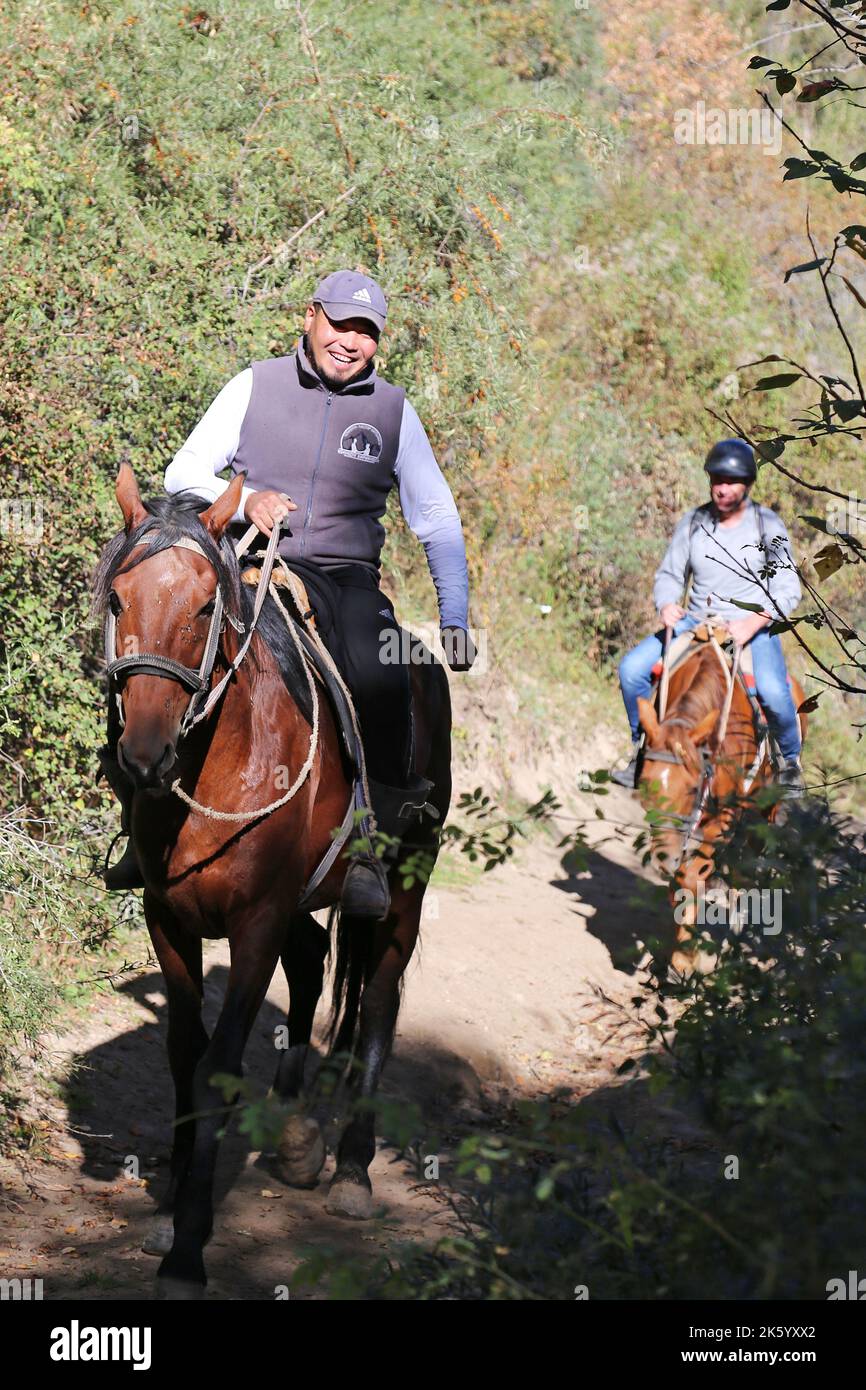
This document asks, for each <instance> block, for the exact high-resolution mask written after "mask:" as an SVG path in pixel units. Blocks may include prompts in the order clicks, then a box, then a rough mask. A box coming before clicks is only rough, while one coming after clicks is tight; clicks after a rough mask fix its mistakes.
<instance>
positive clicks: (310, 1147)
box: [277, 1115, 325, 1187]
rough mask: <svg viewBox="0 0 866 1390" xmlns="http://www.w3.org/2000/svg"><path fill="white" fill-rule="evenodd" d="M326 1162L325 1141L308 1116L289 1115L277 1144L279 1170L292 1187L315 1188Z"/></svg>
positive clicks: (317, 1127)
mask: <svg viewBox="0 0 866 1390" xmlns="http://www.w3.org/2000/svg"><path fill="white" fill-rule="evenodd" d="M324 1162H325V1141H324V1139H323V1138H322V1131H321V1130H320V1129H319V1125H318V1122H317V1121H316V1120H314V1119H312V1118H311V1117H310V1116H309V1115H290V1116H289V1118H288V1119H287V1120H286V1123H285V1125H284V1126H283V1132H282V1134H281V1135H280V1142H279V1144H278V1145H277V1168H278V1170H279V1174H280V1177H281V1178H282V1180H283V1182H285V1183H288V1185H289V1187H315V1185H316V1181H317V1179H318V1176H319V1174H320V1172H321V1171H322V1167H323V1165H324Z"/></svg>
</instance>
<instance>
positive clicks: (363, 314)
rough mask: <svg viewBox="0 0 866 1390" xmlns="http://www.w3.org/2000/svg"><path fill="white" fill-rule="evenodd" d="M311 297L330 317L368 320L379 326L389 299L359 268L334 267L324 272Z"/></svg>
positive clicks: (383, 319) (382, 325)
mask: <svg viewBox="0 0 866 1390" xmlns="http://www.w3.org/2000/svg"><path fill="white" fill-rule="evenodd" d="M311 297H312V300H313V302H314V303H318V304H321V306H322V308H323V309H324V310H325V312H326V314H327V315H328V318H329V319H337V320H339V319H369V320H370V322H371V323H374V324H375V325H376V327H377V328H378V329H380V330H381V329H382V328H384V327H385V315H386V314H387V312H388V301H387V300H386V298H385V296H384V294H383V293H382V291H381V289H380V288H379V286H378V285H377V284H376V281H375V280H371V279H370V277H369V275H362V274H361V273H360V271H358V270H335V271H334V273H333V274H332V275H326V276H325V278H324V280H320V281H319V283H318V285H317V286H316V288H315V289H314V290H313V293H312V296H311Z"/></svg>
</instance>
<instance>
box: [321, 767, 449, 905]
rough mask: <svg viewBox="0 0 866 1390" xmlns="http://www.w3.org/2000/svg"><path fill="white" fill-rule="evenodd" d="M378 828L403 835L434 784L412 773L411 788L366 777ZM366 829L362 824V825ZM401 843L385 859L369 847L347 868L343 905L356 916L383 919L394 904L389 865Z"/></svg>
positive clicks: (416, 816) (418, 812) (418, 813)
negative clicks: (389, 883)
mask: <svg viewBox="0 0 866 1390" xmlns="http://www.w3.org/2000/svg"><path fill="white" fill-rule="evenodd" d="M367 783H368V785H369V788H370V800H371V801H372V803H373V813H374V815H375V817H376V827H377V829H378V830H380V831H381V832H382V833H383V834H384V835H394V836H397V837H400V838H402V836H403V835H404V834H405V832H406V830H407V829H408V828H409V826H410V825H411V824H412V822H413V821H415V820H417V819H418V817H419V816H420V815H421V814H422V813H423V810H424V806H425V805H426V802H427V797H428V796H429V794H430V792H431V791H432V790H433V783H432V782H430V781H428V779H427V778H426V777H418V776H417V775H416V774H414V773H413V774H412V776H411V778H410V782H409V786H408V787H389V786H386V784H385V783H384V782H375V781H374V780H373V778H372V777H368V778H367ZM361 828H362V829H363V827H361ZM398 854H399V846H389V847H388V849H387V850H386V852H385V855H384V857H383V858H382V859H379V858H378V856H377V855H375V854H373V853H372V852H371V851H369V850H367V851H364V852H363V853H361V854H358V855H355V856H354V857H353V858H352V861H351V863H350V864H349V867H348V869H347V870H346V877H345V878H344V880H343V892H342V895H341V897H340V907H341V908H342V910H343V912H345V913H348V914H349V915H351V916H353V917H372V918H373V919H374V921H376V922H383V921H384V920H385V918H386V917H387V916H388V910H389V908H390V906H391V891H390V888H389V886H388V868H389V867H390V865H391V864H393V863H395V862H396V860H397V856H398Z"/></svg>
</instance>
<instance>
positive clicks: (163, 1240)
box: [141, 1215, 174, 1255]
mask: <svg viewBox="0 0 866 1390" xmlns="http://www.w3.org/2000/svg"><path fill="white" fill-rule="evenodd" d="M173 1245H174V1217H173V1216H164V1215H163V1216H153V1217H151V1220H150V1227H149V1229H148V1232H147V1235H146V1236H145V1237H144V1240H143V1241H142V1242H141V1248H142V1250H143V1251H144V1253H145V1255H167V1254H168V1252H169V1250H170V1249H171V1247H172V1246H173Z"/></svg>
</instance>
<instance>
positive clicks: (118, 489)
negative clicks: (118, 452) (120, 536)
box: [114, 461, 147, 535]
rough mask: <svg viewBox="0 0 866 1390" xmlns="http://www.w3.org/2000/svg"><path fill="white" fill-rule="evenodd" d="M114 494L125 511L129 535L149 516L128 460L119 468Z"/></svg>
mask: <svg viewBox="0 0 866 1390" xmlns="http://www.w3.org/2000/svg"><path fill="white" fill-rule="evenodd" d="M114 495H115V497H116V498H117V501H118V504H119V506H120V510H121V511H122V512H123V521H124V525H125V526H126V531H127V535H128V534H129V532H130V531H132V530H134V528H135V527H136V526H137V525H138V524H139V522H141V521H144V518H145V517H146V516H147V508H146V507H145V505H144V503H143V502H142V500H141V493H140V492H139V490H138V483H137V482H136V481H135V474H134V473H133V471H132V469H131V468H130V466H129V464H128V463H126V461H124V462H123V463H122V464H121V465H120V468H119V469H118V473H117V481H116V483H115V484H114Z"/></svg>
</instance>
